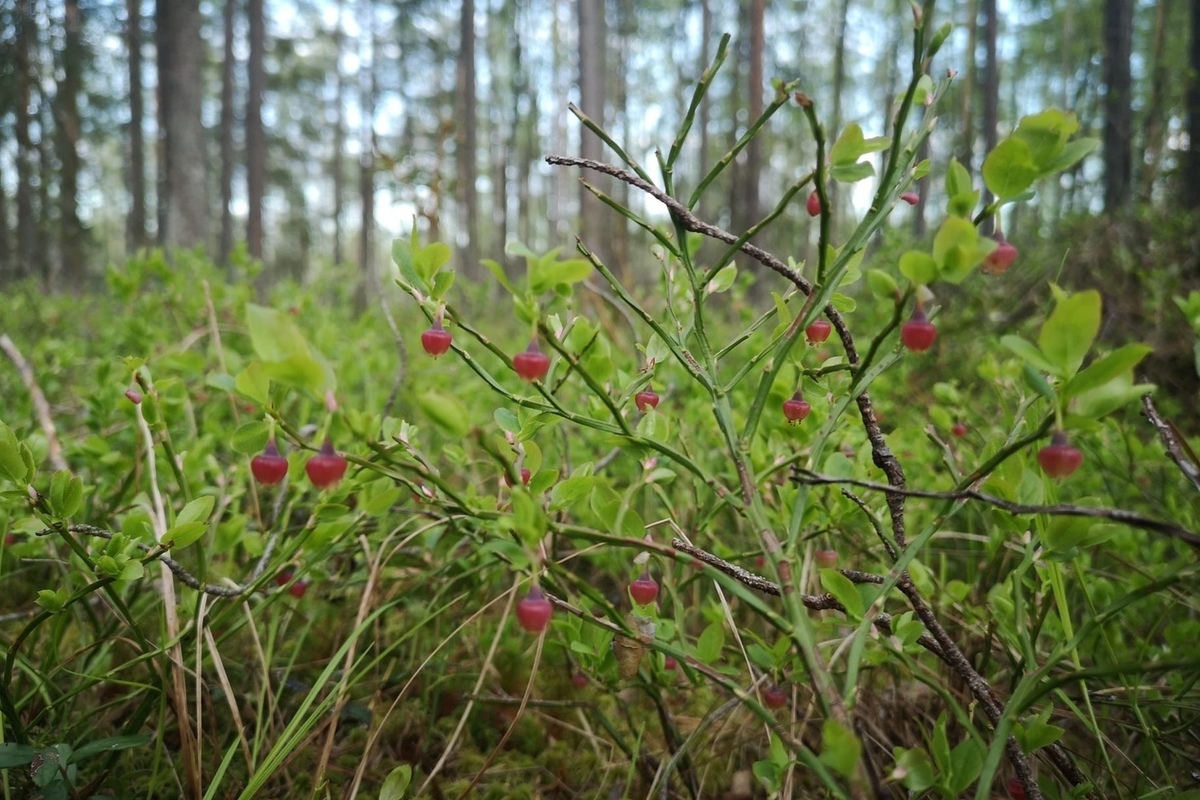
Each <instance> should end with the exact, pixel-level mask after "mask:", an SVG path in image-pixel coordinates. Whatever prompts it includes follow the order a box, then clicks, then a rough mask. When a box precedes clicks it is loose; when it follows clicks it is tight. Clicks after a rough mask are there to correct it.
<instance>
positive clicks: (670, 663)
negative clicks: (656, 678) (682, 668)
mask: <svg viewBox="0 0 1200 800" xmlns="http://www.w3.org/2000/svg"><path fill="white" fill-rule="evenodd" d="M663 669H665V670H667V671H668V672H670V671H672V670H677V669H679V662H678V661H676V660H675V656H667V657H666V658H664V659H663Z"/></svg>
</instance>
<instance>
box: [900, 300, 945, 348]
mask: <svg viewBox="0 0 1200 800" xmlns="http://www.w3.org/2000/svg"><path fill="white" fill-rule="evenodd" d="M935 339H937V326H936V325H934V324H933V323H932V322H930V321H929V320H927V319H926V318H925V309H923V308H921V307H920V306H918V307H917V309H916V310H915V311H913V315H912V319H910V320H909V321H908V322H906V323H904V324H903V325H901V326H900V341H901V342H903V343H904V346H905V347H907V348H908V349H909V350H911V351H913V352H914V353H924V352H925V351H926V350H928V349H929V348H931V347H933V341H934V340H935Z"/></svg>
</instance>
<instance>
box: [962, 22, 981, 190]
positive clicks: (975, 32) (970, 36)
mask: <svg viewBox="0 0 1200 800" xmlns="http://www.w3.org/2000/svg"><path fill="white" fill-rule="evenodd" d="M978 49H979V0H967V52H966V64H967V74H966V79H965V80H964V81H963V82H962V89H961V91H962V111H961V114H962V120H961V122H960V124H959V144H958V153H957V154H956V155H957V156H958V160H959V162H960V163H961V164H962V165H963V166H964V167H966V168H967V170H968V171H970V169H971V162H972V160H973V155H974V152H975V104H974V92H975V86H976V84H977V83H978V80H979V78H978V75H979V61H978V58H977V57H976V55H977V54H976V51H977V50H978Z"/></svg>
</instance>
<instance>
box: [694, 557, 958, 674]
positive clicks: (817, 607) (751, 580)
mask: <svg viewBox="0 0 1200 800" xmlns="http://www.w3.org/2000/svg"><path fill="white" fill-rule="evenodd" d="M671 545H672V546H673V547H674V548H675V549H676V550H678V551H679V552H681V553H687V554H688V555H690V556H691V557H692V558H695V559H697V560H699V561H703V562H704V563H705V564H708V565H709V566H710V567H714V568H716V569H719V570H720V571H721V572H724V573H725V574H726V575H728V576H729V577H731V578H733V579H734V580H736V581H737V582H738V583H741V584H743V585H745V586H749V587H750V588H751V589H754V590H755V591H759V592H762V593H763V594H768V595H771V596H772V597H780V596H782V592H780V590H779V584H777V583H774V582H773V581H770V580H768V579H766V578H764V577H762V576H761V575H755V574H754V573H753V572H750V571H749V570H745V569H742V568H741V567H739V566H738V565H737V564H730V563H729V562H728V561H725V560H724V559H722V558H720V557H719V556H715V555H713V554H712V553H709V552H707V551H704V550H701V549H700V548H699V547H696V546H695V545H692V544H688V543H687V542H685V541H684V540H683V539H672V540H671ZM838 572H840V573H842V574H843V575H845V576H846V577H847V578H849V579H850V582H851V583H871V584H876V585H878V584H881V583H883V577H882V576H879V575H873V574H872V573H870V572H859V571H858V570H854V569H840V570H838ZM800 602H801V603H803V604H804V607H805V608H807V609H810V610H812V611H839V612H841V613H843V614H844V613H846V608H845V606H843V605H842V604H841V603H839V602H838V600H837V598H835V597H834V596H833V595H831V594H802V595H800ZM873 622H874V625H875V628H876V630H878V631H879V632H880V633H882V634H883V635H884V636H891V635H892V617H891V615H890V614H885V613H879V614H877V615H876V616H875V619H874V620H873ZM917 643H918V644H919V645H921V646H922V647H924V648H925V649H926V650H928V651H929V652H931V653H933V654H934V655H935V656H937V657H938V658H939V659H941V660H943V661H945V656H944V655H943V654H942V648H941V647H940V646H939V645H938V643H937V642H936V641H934V639H933V637H931V636H930V635H929V634H927V633H923V634H921V636H920V638H918V639H917Z"/></svg>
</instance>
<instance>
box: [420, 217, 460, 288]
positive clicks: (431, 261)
mask: <svg viewBox="0 0 1200 800" xmlns="http://www.w3.org/2000/svg"><path fill="white" fill-rule="evenodd" d="M413 236H414V237H415V236H416V230H415V226H414V230H413ZM453 255H454V252H453V251H452V250H451V249H450V245H448V244H446V243H445V242H431V243H430V244H428V245H426V246H425V247H418V248H416V249H415V250H414V251H413V269H414V270H416V273H417V274H418V275H420V276H421V279H422V281H423V282H424V284H425V286H426V287H429V288H432V286H433V277H434V276H435V275H436V274H437V271H438V270H439V269H441V267H442V266H443V265H444V264H446V263H447V262H448V261H449V260H450V257H451V256H453Z"/></svg>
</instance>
